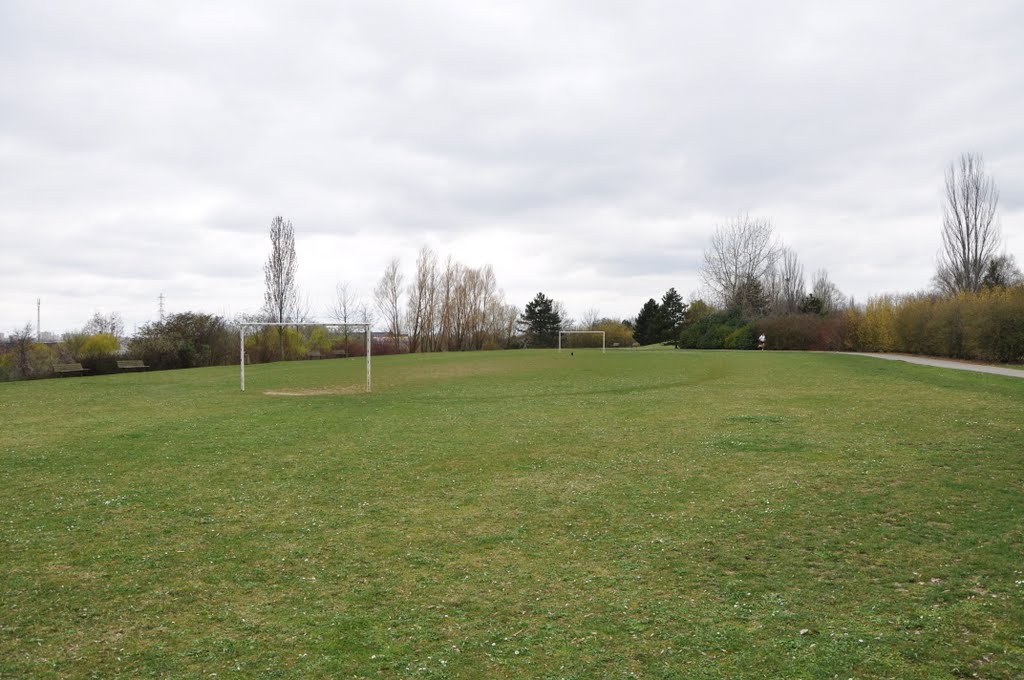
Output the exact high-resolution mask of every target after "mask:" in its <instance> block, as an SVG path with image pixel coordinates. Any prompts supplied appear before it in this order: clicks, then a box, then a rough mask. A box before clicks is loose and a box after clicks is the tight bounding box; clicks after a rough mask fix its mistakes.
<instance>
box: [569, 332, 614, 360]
mask: <svg viewBox="0 0 1024 680" xmlns="http://www.w3.org/2000/svg"><path fill="white" fill-rule="evenodd" d="M582 333H587V334H591V335H593V334H599V335H600V336H601V354H604V353H605V344H604V331H558V351H559V352H561V351H562V335H574V334H582Z"/></svg>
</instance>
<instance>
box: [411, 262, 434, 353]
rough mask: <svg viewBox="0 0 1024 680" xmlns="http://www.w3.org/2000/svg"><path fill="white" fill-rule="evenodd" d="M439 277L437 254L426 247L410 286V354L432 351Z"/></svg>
mask: <svg viewBox="0 0 1024 680" xmlns="http://www.w3.org/2000/svg"><path fill="white" fill-rule="evenodd" d="M437 276H438V274H437V254H436V253H434V251H433V250H431V249H430V248H428V247H426V246H424V247H423V248H421V249H420V253H419V256H418V257H417V258H416V275H415V277H414V278H413V280H412V283H410V284H409V299H408V309H407V311H406V321H407V323H408V327H409V351H410V352H418V351H420V350H429V349H430V345H431V338H432V335H433V332H434V316H435V309H434V308H435V306H436V299H437Z"/></svg>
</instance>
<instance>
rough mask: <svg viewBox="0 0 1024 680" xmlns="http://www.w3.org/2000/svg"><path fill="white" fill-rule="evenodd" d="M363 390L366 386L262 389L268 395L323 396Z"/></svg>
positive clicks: (356, 392)
mask: <svg viewBox="0 0 1024 680" xmlns="http://www.w3.org/2000/svg"><path fill="white" fill-rule="evenodd" d="M365 391H366V388H365V387H362V386H360V385H349V386H347V387H310V388H305V389H294V390H264V392H263V394H266V395H267V396H270V397H325V396H331V395H335V394H359V393H361V392H365Z"/></svg>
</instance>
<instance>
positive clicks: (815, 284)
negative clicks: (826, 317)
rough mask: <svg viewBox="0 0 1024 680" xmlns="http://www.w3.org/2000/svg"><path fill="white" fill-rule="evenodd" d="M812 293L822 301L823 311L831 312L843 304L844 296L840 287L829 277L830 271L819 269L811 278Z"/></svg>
mask: <svg viewBox="0 0 1024 680" xmlns="http://www.w3.org/2000/svg"><path fill="white" fill-rule="evenodd" d="M811 293H812V294H813V295H814V297H816V298H818V300H819V301H821V313H822V314H831V313H832V312H835V311H838V310H839V308H840V307H842V305H843V301H844V299H845V298H844V297H843V294H842V292H841V291H840V290H839V287H838V286H836V284H834V283H832V281H831V280H830V279H829V277H828V271H827V270H825V269H819V270H817V271H816V272H814V276H813V278H812V280H811Z"/></svg>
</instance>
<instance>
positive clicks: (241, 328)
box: [238, 321, 373, 392]
mask: <svg viewBox="0 0 1024 680" xmlns="http://www.w3.org/2000/svg"><path fill="white" fill-rule="evenodd" d="M249 326H324V327H326V328H362V329H363V330H364V331H365V333H366V391H367V392H372V391H373V382H372V380H371V373H370V364H371V361H370V347H371V345H372V344H373V343H372V339H373V332H372V331H371V330H370V324H368V323H319V322H316V321H303V322H299V323H288V322H285V323H278V322H276V321H267V322H262V321H247V322H245V323H240V324H238V352H239V355H238V356H239V362H238V365H239V366H240V367H241V376H242V391H243V392H245V329H246V328H248V327H249Z"/></svg>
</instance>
